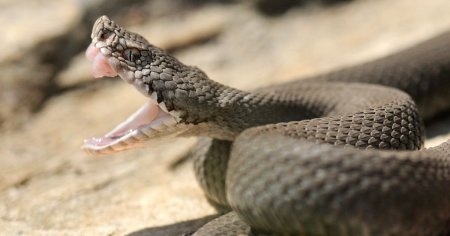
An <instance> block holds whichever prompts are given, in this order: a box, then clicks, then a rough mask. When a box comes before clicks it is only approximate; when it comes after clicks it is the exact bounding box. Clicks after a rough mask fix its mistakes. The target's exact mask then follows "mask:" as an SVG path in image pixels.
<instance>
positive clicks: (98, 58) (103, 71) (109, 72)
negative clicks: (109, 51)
mask: <svg viewBox="0 0 450 236" xmlns="http://www.w3.org/2000/svg"><path fill="white" fill-rule="evenodd" d="M86 57H87V58H88V59H89V60H91V61H93V63H92V76H94V77H95V78H100V77H103V76H107V77H114V76H117V72H116V71H115V70H114V69H113V68H112V66H111V65H110V64H109V62H108V58H107V57H105V56H104V55H103V54H102V53H101V52H100V49H99V48H97V47H95V45H93V43H91V44H90V45H89V47H88V49H87V50H86Z"/></svg>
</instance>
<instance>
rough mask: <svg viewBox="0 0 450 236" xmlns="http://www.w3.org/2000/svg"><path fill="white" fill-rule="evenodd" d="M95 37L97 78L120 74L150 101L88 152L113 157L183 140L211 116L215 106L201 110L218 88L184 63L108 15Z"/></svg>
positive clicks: (87, 144) (92, 141)
mask: <svg viewBox="0 0 450 236" xmlns="http://www.w3.org/2000/svg"><path fill="white" fill-rule="evenodd" d="M91 38H92V43H91V44H90V46H89V48H88V49H87V51H86V56H87V58H88V59H90V60H92V61H93V67H92V74H93V76H94V77H97V78H98V77H104V76H107V77H114V76H117V75H119V76H120V77H121V78H122V79H123V80H124V81H126V82H127V83H130V84H133V85H134V86H135V87H136V89H137V90H138V91H140V92H141V93H142V94H144V95H145V96H147V97H148V98H149V100H148V102H146V103H145V104H144V105H143V106H142V107H141V108H140V109H139V110H138V111H136V112H135V113H134V114H132V115H131V116H130V117H129V118H128V119H127V120H126V121H124V122H122V123H121V124H119V125H118V126H117V127H115V128H114V129H113V130H111V131H110V132H109V133H107V134H105V135H104V136H101V137H93V138H89V139H86V140H85V141H84V145H83V147H82V148H83V149H84V150H85V151H86V152H88V153H91V154H109V153H113V152H117V151H122V150H126V149H130V148H134V147H136V146H140V144H142V143H143V142H145V141H148V140H150V139H153V138H159V137H167V136H181V134H183V133H186V132H187V131H188V130H189V129H190V127H192V126H194V125H198V124H199V123H203V122H205V121H206V120H207V118H206V116H211V112H212V110H213V109H212V106H209V108H206V109H205V108H201V107H204V106H205V105H207V104H206V103H207V102H209V104H211V103H212V102H211V99H213V94H212V93H214V92H213V91H214V88H215V87H214V84H215V83H214V82H212V81H210V80H209V79H207V78H206V75H205V74H204V73H203V72H202V71H200V70H199V69H197V68H195V67H190V66H186V65H184V64H182V63H181V62H179V61H178V60H177V59H175V58H174V57H172V56H170V55H168V54H167V53H166V52H165V51H164V50H162V49H160V48H157V47H155V46H153V45H151V44H149V43H148V42H147V40H145V39H144V38H143V37H142V36H140V35H138V34H136V33H132V32H128V31H127V30H125V29H124V28H122V27H120V26H119V25H117V24H116V23H115V22H113V21H112V20H110V19H109V18H108V17H107V16H102V17H100V18H98V19H97V21H96V22H95V24H94V27H93V30H92V34H91ZM194 93H195V96H192V95H193V94H194ZM200 109H202V112H199V110H200ZM202 114H203V115H202ZM205 114H208V115H205Z"/></svg>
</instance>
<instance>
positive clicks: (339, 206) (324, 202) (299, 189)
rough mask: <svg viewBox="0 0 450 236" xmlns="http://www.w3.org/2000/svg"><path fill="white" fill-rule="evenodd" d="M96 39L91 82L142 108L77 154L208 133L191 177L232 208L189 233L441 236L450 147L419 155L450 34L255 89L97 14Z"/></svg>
mask: <svg viewBox="0 0 450 236" xmlns="http://www.w3.org/2000/svg"><path fill="white" fill-rule="evenodd" d="M92 39H93V41H92V44H91V46H90V47H89V49H88V50H87V53H86V55H87V56H88V58H90V59H92V60H93V61H94V65H93V74H94V76H96V77H101V76H115V75H119V76H120V77H121V78H122V79H123V80H125V81H127V82H128V83H131V84H133V85H134V86H135V87H136V88H137V89H138V90H139V91H140V92H142V93H143V94H144V95H146V96H148V97H149V102H147V103H146V104H145V105H144V106H143V107H142V108H141V109H139V110H138V111H137V112H136V113H135V114H133V115H132V116H130V118H128V120H126V121H125V122H123V123H121V124H119V125H118V126H117V127H116V128H114V129H113V130H112V131H111V132H109V133H108V134H106V135H104V136H102V137H96V138H91V139H87V140H85V144H84V146H83V147H84V149H85V150H86V151H87V152H89V153H92V154H108V153H114V152H116V151H122V150H125V149H129V148H133V147H136V146H138V145H140V144H142V143H143V142H146V141H148V140H151V139H154V138H160V137H165V136H180V137H183V136H192V135H196V136H203V137H209V138H207V139H202V141H201V142H200V145H199V146H198V147H197V149H196V152H195V153H196V154H195V156H196V158H195V163H194V165H195V170H196V175H197V178H198V180H199V182H200V185H201V186H202V188H203V189H204V190H205V194H206V197H207V198H208V200H209V201H210V202H211V203H212V204H213V205H214V206H216V207H217V208H218V209H219V210H223V211H229V210H232V212H231V213H228V214H226V215H224V216H222V217H219V218H218V219H216V220H214V221H212V222H210V223H208V224H207V225H205V226H204V227H203V228H201V229H200V230H199V231H197V232H196V233H195V234H196V235H237V234H265V233H269V234H276V235H285V234H294V235H298V234H306V235H309V234H314V235H438V234H444V233H446V232H448V231H450V141H447V142H445V143H443V144H441V145H439V146H437V147H433V148H429V149H422V144H423V135H424V131H423V128H422V120H421V117H422V118H424V119H428V118H430V117H433V116H434V115H435V114H437V113H439V112H442V111H445V110H448V109H449V108H450V92H449V89H450V79H449V78H448V77H449V76H450V47H449V46H450V42H449V41H450V33H447V34H444V35H441V36H438V37H436V38H434V39H431V40H429V41H427V42H424V43H422V44H420V45H418V46H416V47H414V48H411V49H407V50H405V51H402V52H400V53H397V54H395V55H393V56H389V57H386V58H382V59H380V60H377V61H374V62H370V63H366V64H363V65H359V66H355V67H351V68H348V69H343V70H340V71H337V72H333V73H329V74H326V75H322V76H318V77H314V78H308V79H304V80H299V81H293V82H289V83H285V84H281V85H276V86H272V87H270V88H263V89H260V90H257V91H254V92H245V91H241V90H237V89H234V88H230V87H227V86H224V85H222V84H219V83H217V82H214V81H212V80H210V79H209V78H208V77H207V76H206V74H204V73H203V72H202V71H201V70H199V69H198V68H196V67H191V66H187V65H184V64H182V63H181V62H179V61H178V60H177V59H175V58H173V57H172V56H170V55H168V54H167V53H165V52H164V51H163V50H161V49H159V48H157V47H155V46H153V45H151V44H149V43H148V42H147V41H146V40H145V39H144V38H143V37H141V36H139V35H138V34H135V33H131V32H128V31H126V30H125V29H123V28H122V27H120V26H118V25H117V24H115V23H114V22H113V21H111V20H110V19H109V18H107V17H106V16H103V17H100V18H99V19H98V20H97V21H96V23H95V24H94V27H93V31H92ZM382 85H384V86H382ZM385 86H389V87H391V88H389V87H385Z"/></svg>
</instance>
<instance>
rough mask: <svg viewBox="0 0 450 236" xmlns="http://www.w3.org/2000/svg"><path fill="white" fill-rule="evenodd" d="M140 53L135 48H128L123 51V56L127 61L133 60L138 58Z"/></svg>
mask: <svg viewBox="0 0 450 236" xmlns="http://www.w3.org/2000/svg"><path fill="white" fill-rule="evenodd" d="M140 56H141V53H140V52H139V50H137V49H136V48H128V49H125V51H123V57H124V58H125V59H126V60H128V61H135V60H137V59H139V57H140Z"/></svg>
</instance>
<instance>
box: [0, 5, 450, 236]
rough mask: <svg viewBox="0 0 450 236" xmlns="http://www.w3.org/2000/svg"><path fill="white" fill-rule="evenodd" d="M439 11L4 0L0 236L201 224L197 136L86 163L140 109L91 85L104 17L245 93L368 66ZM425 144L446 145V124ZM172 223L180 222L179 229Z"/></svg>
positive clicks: (406, 41) (447, 21)
mask: <svg viewBox="0 0 450 236" xmlns="http://www.w3.org/2000/svg"><path fill="white" fill-rule="evenodd" d="M448 9H450V1H448V0H377V1H373V0H354V1H346V0H341V1H339V0H303V1H301V0H279V1H277V0H234V1H233V0H222V1H221V0H172V1H166V0H130V1H120V0H95V1H94V0H92V1H89V0H60V1H53V0H28V1H14V0H0V26H1V29H2V34H1V35H0V51H1V52H2V53H0V147H1V148H0V167H1V169H2V171H0V231H1V233H0V234H5V235H19V234H20V235H134V236H136V235H181V234H182V233H187V232H190V231H192V230H195V228H196V227H198V226H199V225H201V224H203V223H204V222H205V221H206V220H208V219H210V218H209V217H208V216H209V215H211V214H214V210H213V209H212V208H211V207H210V206H209V205H208V204H207V203H206V201H205V199H204V197H203V195H202V192H201V190H200V188H199V187H198V185H197V183H196V181H195V178H194V176H193V173H192V166H191V163H189V162H188V163H184V164H181V165H176V163H178V161H179V160H180V159H183V157H184V156H185V155H186V153H187V152H188V151H189V149H190V147H191V146H192V145H193V144H194V143H195V139H176V140H173V141H172V140H171V141H170V142H167V141H156V142H154V143H150V144H149V145H148V147H146V148H144V149H140V150H132V151H128V152H124V153H120V154H117V155H113V156H104V157H95V158H93V157H89V156H87V155H86V154H84V153H83V152H82V151H81V149H80V146H81V144H82V141H83V139H84V138H87V137H90V136H94V135H100V134H103V133H106V132H107V131H108V130H109V129H111V128H113V127H114V126H115V125H116V124H118V123H119V122H120V121H122V120H124V119H125V118H126V117H127V116H128V115H130V114H131V113H132V112H133V111H135V110H136V109H137V108H138V107H140V106H141V104H142V103H143V102H144V101H145V98H144V97H143V96H142V95H141V94H140V93H138V92H137V91H136V90H135V89H134V88H133V87H131V86H128V85H127V84H126V83H124V82H123V81H121V80H120V79H117V78H113V79H101V80H94V79H92V77H91V76H90V67H91V66H90V64H89V62H88V61H87V59H85V57H84V50H85V49H86V47H87V46H88V45H89V42H90V37H89V36H90V31H91V27H92V24H93V23H94V21H95V19H96V18H97V17H99V16H101V15H104V14H106V15H108V16H109V17H111V18H112V19H113V20H115V21H116V22H117V23H119V24H121V25H123V26H125V27H127V28H128V29H130V30H132V31H135V32H139V33H140V34H142V35H143V36H144V37H146V38H147V39H148V40H149V41H150V42H151V43H153V44H155V45H158V46H160V47H163V48H165V49H166V50H168V51H169V52H171V53H172V54H174V55H175V56H176V57H178V58H179V59H180V60H181V61H183V62H185V63H186V64H190V65H196V66H198V67H200V68H202V69H203V70H204V71H205V72H206V73H207V74H208V75H209V76H210V78H212V79H214V80H217V81H219V82H221V83H224V84H226V85H230V86H233V87H237V88H240V89H247V90H248V89H253V88H257V87H261V86H267V85H270V84H275V83H280V82H283V81H288V80H292V79H297V78H300V77H305V76H310V75H314V74H318V73H323V72H326V71H330V70H333V69H336V68H339V67H342V66H347V65H352V64H356V63H360V62H365V61H369V60H372V59H375V58H378V57H381V56H383V55H387V54H389V53H392V52H395V51H398V50H400V49H403V48H406V47H408V46H411V45H414V44H415V43H417V42H420V41H422V40H425V39H428V38H431V37H433V36H435V35H437V34H439V33H441V32H444V31H446V30H448V29H450V14H448ZM428 128H429V129H428V135H429V138H430V139H429V140H428V141H427V143H426V145H427V146H433V145H437V144H439V143H440V142H442V141H443V140H446V139H448V138H450V135H449V134H450V119H449V118H448V116H447V117H445V116H444V117H442V118H440V119H437V120H436V122H434V123H433V124H430V125H429V127H428ZM180 222H181V223H180Z"/></svg>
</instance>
